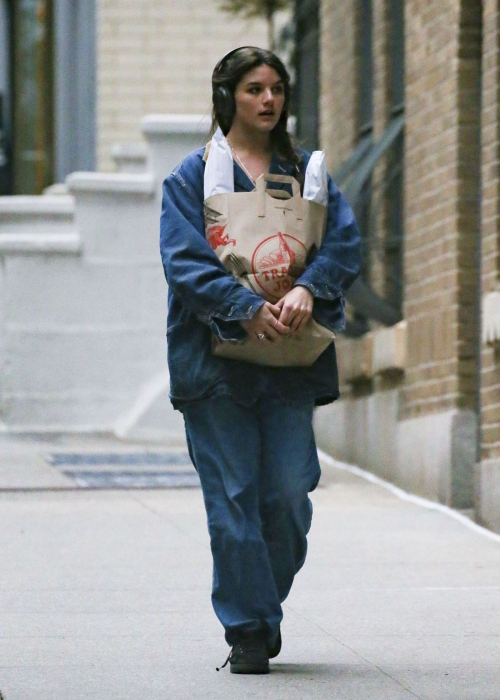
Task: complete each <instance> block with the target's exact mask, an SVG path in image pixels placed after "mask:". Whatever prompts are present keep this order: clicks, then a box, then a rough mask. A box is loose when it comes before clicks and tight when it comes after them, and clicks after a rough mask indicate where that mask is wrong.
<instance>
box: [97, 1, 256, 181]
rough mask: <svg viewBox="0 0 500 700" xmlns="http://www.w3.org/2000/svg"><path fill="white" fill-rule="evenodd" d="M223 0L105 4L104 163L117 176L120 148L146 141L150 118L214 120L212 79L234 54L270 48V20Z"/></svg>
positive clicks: (101, 74)
mask: <svg viewBox="0 0 500 700" xmlns="http://www.w3.org/2000/svg"><path fill="white" fill-rule="evenodd" d="M218 4H219V3H218V1H217V0H182V2H181V1H179V0H98V12H97V28H98V31H97V162H98V170H112V169H113V161H112V158H111V149H112V146H113V144H114V143H116V142H117V141H119V142H120V143H130V142H134V141H137V140H139V139H140V136H141V134H140V131H139V129H138V124H139V121H140V119H141V117H142V116H143V115H144V114H151V113H169V114H183V113H191V114H209V112H210V108H211V107H210V103H211V83H210V79H211V75H212V70H213V67H214V66H215V64H216V63H217V61H218V60H219V58H220V57H221V56H223V55H224V54H225V53H226V52H227V51H229V50H230V49H232V48H236V47H237V46H241V45H247V44H250V45H256V46H262V47H266V46H267V38H266V25H265V22H264V21H263V20H260V19H255V20H243V19H240V18H235V17H233V16H231V15H228V14H227V13H222V12H221V11H220V10H219V9H218Z"/></svg>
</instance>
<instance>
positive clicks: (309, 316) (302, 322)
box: [295, 311, 311, 333]
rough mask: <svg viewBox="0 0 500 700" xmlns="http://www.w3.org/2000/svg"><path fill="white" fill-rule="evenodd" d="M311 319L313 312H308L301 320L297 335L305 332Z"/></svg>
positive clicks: (296, 331)
mask: <svg viewBox="0 0 500 700" xmlns="http://www.w3.org/2000/svg"><path fill="white" fill-rule="evenodd" d="M310 318H311V311H307V312H306V313H305V314H304V315H303V316H302V318H301V319H300V322H299V323H298V325H297V328H296V330H295V333H300V332H301V331H303V330H304V328H305V327H306V325H307V322H308V321H309V319H310Z"/></svg>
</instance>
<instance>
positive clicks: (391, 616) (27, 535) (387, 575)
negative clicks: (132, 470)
mask: <svg viewBox="0 0 500 700" xmlns="http://www.w3.org/2000/svg"><path fill="white" fill-rule="evenodd" d="M4 458H5V456H4ZM4 466H5V465H4ZM7 467H8V465H7ZM7 467H6V468H7ZM7 471H8V469H7ZM324 476H325V478H324V480H323V483H322V486H321V487H320V488H318V489H317V490H316V492H315V494H314V497H313V500H314V508H315V515H314V519H313V529H312V533H311V537H310V553H309V557H308V561H307V562H306V566H305V568H304V570H303V571H302V572H301V573H300V574H299V575H298V577H297V580H296V583H295V586H294V589H293V591H292V594H291V595H290V597H289V599H288V601H287V602H286V604H285V606H284V607H285V620H284V623H283V638H284V646H283V651H282V653H281V655H280V656H279V657H278V658H277V659H276V660H275V661H273V662H271V665H272V673H271V674H270V675H269V676H258V677H249V676H233V675H231V674H230V673H229V671H228V669H227V668H226V669H225V670H224V671H223V672H220V673H217V672H216V671H215V667H216V665H220V664H221V663H222V662H223V661H224V659H225V657H226V655H227V646H226V645H225V642H224V640H223V636H222V629H221V628H220V625H219V623H218V621H217V619H216V618H215V616H214V614H213V612H212V608H211V604H210V597H209V594H210V584H211V559H210V554H209V549H208V538H207V534H206V530H205V516H204V511H203V504H202V499H201V493H200V491H199V489H196V488H195V489H177V490H162V491H159V490H157V491H154V490H136V491H86V490H80V491H78V490H68V491H57V492H50V491H40V492H36V491H34V492H21V491H19V492H3V493H0V518H1V528H0V562H1V564H0V690H1V691H2V693H3V695H4V698H5V700H90V699H92V700H125V699H127V700H129V699H130V698H148V700H165V699H168V700H170V699H172V700H174V698H175V700H184V699H186V700H187V699H189V700H198V699H199V700H219V699H224V700H232V699H233V698H234V699H238V700H244V699H245V698H253V699H260V698H272V699H273V700H280V699H282V698H283V699H284V698H308V699H309V698H321V699H322V700H324V699H325V698H328V699H330V698H331V699H337V698H338V699H342V700H365V699H366V700H403V699H405V700H406V699H410V698H420V699H421V700H500V663H499V660H500V544H498V543H496V542H492V541H490V540H488V539H486V538H484V537H481V535H479V534H477V533H475V532H473V531H471V530H469V529H467V528H466V527H464V526H463V525H462V524H460V523H458V522H456V521H454V520H452V519H451V518H448V517H446V516H445V515H443V514H442V513H438V512H433V511H430V510H426V509H423V508H419V507H417V506H415V505H412V504H409V503H405V502H403V501H401V500H399V499H398V498H396V497H395V496H394V495H393V494H391V493H389V492H387V491H386V490H384V489H382V488H381V487H379V486H376V485H373V484H370V483H367V482H366V481H364V480H363V479H360V478H358V477H356V476H353V475H351V474H347V473H344V472H341V471H337V470H335V469H332V468H327V469H325V474H324ZM44 479H45V481H44V483H49V482H50V479H49V475H48V473H47V474H45V476H44ZM5 483H6V482H5ZM5 483H4V485H5Z"/></svg>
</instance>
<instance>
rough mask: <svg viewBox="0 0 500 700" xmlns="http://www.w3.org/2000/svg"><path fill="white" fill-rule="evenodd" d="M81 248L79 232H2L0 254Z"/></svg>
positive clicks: (74, 252)
mask: <svg viewBox="0 0 500 700" xmlns="http://www.w3.org/2000/svg"><path fill="white" fill-rule="evenodd" d="M81 250H82V240H81V238H80V234H79V233H77V232H75V233H11V234H9V233H2V234H1V235H0V255H8V254H9V253H27V254H29V253H34V254H36V253H46V254H50V253H66V254H70V255H71V254H73V255H74V254H77V253H80V252H81Z"/></svg>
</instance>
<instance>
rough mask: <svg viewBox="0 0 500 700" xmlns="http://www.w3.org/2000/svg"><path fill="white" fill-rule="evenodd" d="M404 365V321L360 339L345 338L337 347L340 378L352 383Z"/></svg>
mask: <svg viewBox="0 0 500 700" xmlns="http://www.w3.org/2000/svg"><path fill="white" fill-rule="evenodd" d="M405 367H406V321H401V322H400V323H397V324H396V325H394V326H391V327H390V328H380V329H379V330H376V331H371V332H370V333H367V334H366V335H364V336H363V337H362V338H346V339H344V340H343V341H342V346H341V349H340V350H339V373H340V377H341V381H344V382H349V383H354V382H357V381H364V380H366V379H372V378H373V377H374V376H376V375H378V374H385V373H388V372H400V373H402V372H404V370H405Z"/></svg>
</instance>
